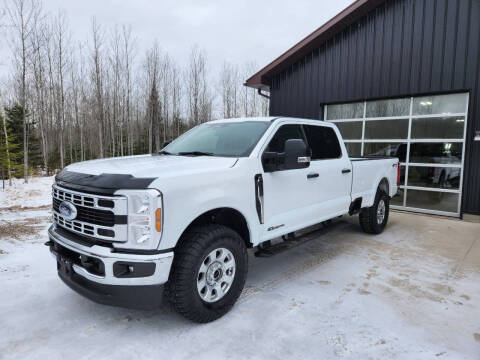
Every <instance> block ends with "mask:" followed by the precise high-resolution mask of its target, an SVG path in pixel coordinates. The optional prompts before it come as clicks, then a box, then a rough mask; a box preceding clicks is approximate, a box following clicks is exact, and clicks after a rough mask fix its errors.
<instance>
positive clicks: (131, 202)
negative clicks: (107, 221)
mask: <svg viewBox="0 0 480 360" xmlns="http://www.w3.org/2000/svg"><path fill="white" fill-rule="evenodd" d="M115 194H116V195H123V196H126V197H127V204H128V205H127V207H128V239H127V242H126V243H121V244H119V243H118V244H115V246H117V247H124V248H131V249H156V248H157V247H158V244H159V242H160V238H161V236H162V228H163V209H162V194H161V193H160V192H159V191H158V190H154V189H148V190H119V191H117V192H115Z"/></svg>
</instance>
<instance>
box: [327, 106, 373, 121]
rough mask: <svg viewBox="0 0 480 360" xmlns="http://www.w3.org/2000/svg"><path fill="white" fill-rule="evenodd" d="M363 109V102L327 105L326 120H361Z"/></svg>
mask: <svg viewBox="0 0 480 360" xmlns="http://www.w3.org/2000/svg"><path fill="white" fill-rule="evenodd" d="M363 107H364V103H363V102H360V103H350V104H339V105H329V106H328V108H327V120H336V119H361V118H363Z"/></svg>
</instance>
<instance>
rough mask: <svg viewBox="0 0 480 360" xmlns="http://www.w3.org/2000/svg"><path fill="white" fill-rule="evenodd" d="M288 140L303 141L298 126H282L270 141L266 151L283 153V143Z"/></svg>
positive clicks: (300, 129)
mask: <svg viewBox="0 0 480 360" xmlns="http://www.w3.org/2000/svg"><path fill="white" fill-rule="evenodd" d="M289 139H302V140H303V139H304V137H303V132H302V128H301V127H300V125H282V126H281V127H280V129H278V130H277V132H276V134H275V135H274V136H273V138H272V140H270V143H269V144H268V146H267V150H266V151H273V152H284V151H285V141H287V140H289Z"/></svg>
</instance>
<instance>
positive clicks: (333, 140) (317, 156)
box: [303, 125, 342, 160]
mask: <svg viewBox="0 0 480 360" xmlns="http://www.w3.org/2000/svg"><path fill="white" fill-rule="evenodd" d="M303 128H304V129H305V135H306V136H307V141H308V145H309V146H310V149H311V150H312V160H321V159H336V158H339V157H340V156H341V154H342V151H341V149H340V144H339V143H338V138H337V135H336V134H335V131H333V129H331V128H329V127H325V126H315V125H304V126H303Z"/></svg>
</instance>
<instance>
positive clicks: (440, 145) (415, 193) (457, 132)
mask: <svg viewBox="0 0 480 360" xmlns="http://www.w3.org/2000/svg"><path fill="white" fill-rule="evenodd" d="M467 106H468V93H459V94H445V95H431V96H421V97H408V98H398V99H385V100H374V101H366V102H364V103H356V104H345V105H341V104H340V105H333V106H327V114H328V115H327V116H328V119H333V118H334V119H336V120H337V121H335V123H336V124H337V126H338V127H339V129H340V132H341V133H342V135H343V136H344V137H345V140H346V147H347V150H348V153H349V156H351V157H355V156H360V155H362V156H372V157H376V156H390V157H396V158H399V160H400V162H401V163H402V165H401V167H400V184H399V185H400V186H402V189H399V192H400V193H401V196H400V197H398V196H397V197H394V198H392V200H391V204H392V205H395V206H397V208H407V209H408V208H410V207H411V208H415V209H418V211H422V209H424V210H425V212H429V211H430V210H431V211H434V212H435V211H438V212H439V213H442V214H443V213H444V212H448V213H451V215H456V216H458V215H459V207H458V204H459V199H461V197H462V194H461V191H460V189H461V185H460V182H461V181H460V179H461V178H462V171H463V167H462V161H463V147H464V143H465V138H464V134H465V129H466V126H467V120H469V119H467V114H466V112H467ZM363 114H364V115H363ZM344 115H345V116H344ZM362 115H363V116H362ZM352 118H354V119H355V120H352ZM328 119H327V117H325V120H328ZM407 153H408V154H409V156H408V158H407ZM407 174H408V175H407ZM422 189H425V190H422ZM403 195H405V197H404V196H403ZM404 200H405V203H404ZM416 211H417V210H416Z"/></svg>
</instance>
